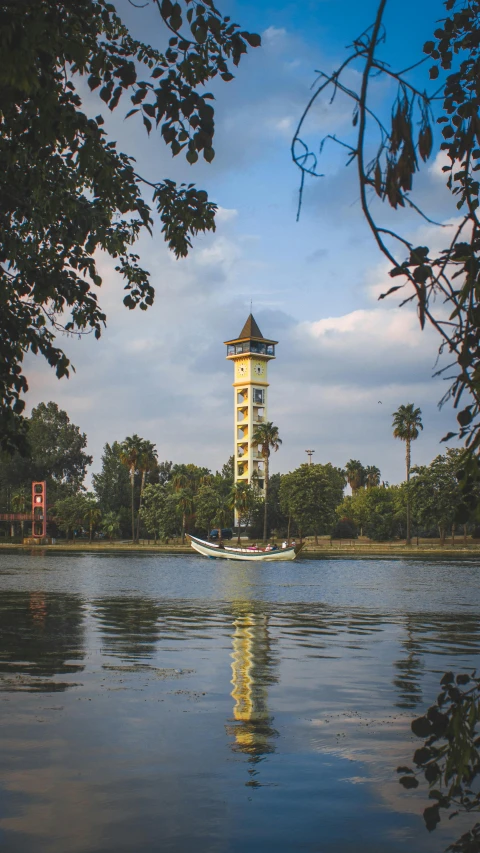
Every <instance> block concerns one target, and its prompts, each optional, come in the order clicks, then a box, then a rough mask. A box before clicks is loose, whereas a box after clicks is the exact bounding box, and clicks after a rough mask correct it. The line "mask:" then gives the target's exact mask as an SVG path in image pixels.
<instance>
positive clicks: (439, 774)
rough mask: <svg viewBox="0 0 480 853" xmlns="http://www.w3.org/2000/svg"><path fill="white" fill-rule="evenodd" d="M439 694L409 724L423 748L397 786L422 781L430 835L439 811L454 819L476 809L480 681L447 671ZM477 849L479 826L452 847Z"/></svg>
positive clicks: (462, 851)
mask: <svg viewBox="0 0 480 853" xmlns="http://www.w3.org/2000/svg"><path fill="white" fill-rule="evenodd" d="M440 684H441V686H442V690H441V692H440V693H439V695H438V696H437V699H436V701H435V702H434V703H433V705H431V706H430V708H429V709H428V711H427V712H426V714H424V715H422V716H421V717H418V718H417V719H415V720H413V721H412V732H413V734H414V735H415V736H416V737H418V738H420V739H421V740H422V741H423V742H424V743H423V746H421V747H420V748H418V749H417V750H416V751H415V754H414V756H413V761H414V764H415V769H414V770H412V769H411V768H410V767H399V768H398V771H397V772H398V773H401V774H402V775H401V777H400V780H399V781H400V784H401V785H403V787H404V788H406V789H413V788H417V787H418V785H419V781H418V779H419V777H421V776H423V778H424V779H425V781H426V783H427V785H428V788H429V798H430V800H431V801H432V804H431V805H430V806H427V808H425V810H424V812H423V818H424V821H425V825H426V827H427V829H428V830H429V832H432V831H433V830H434V829H435V828H436V826H437V825H438V823H439V822H440V819H441V812H442V811H444V812H445V813H448V814H449V818H453V817H455V816H456V815H458V814H459V813H461V812H464V813H467V814H469V813H470V812H478V811H479V810H480V793H479V791H478V784H477V783H478V775H479V772H480V752H479V746H480V731H479V723H480V678H479V677H478V676H476V674H475V672H473V673H471V674H470V675H468V674H467V673H461V674H459V675H457V676H456V678H455V677H454V674H453V672H447V673H445V675H444V676H443V678H442V679H441V682H440ZM479 847H480V823H476V824H475V825H474V826H473V827H472V829H471V830H470V831H468V832H466V833H465V834H464V835H462V836H461V838H460V839H459V840H458V841H457V842H456V843H455V844H452V845H451V846H450V847H449V848H448V850H449V851H452V853H453V851H455V853H475V851H478V850H479Z"/></svg>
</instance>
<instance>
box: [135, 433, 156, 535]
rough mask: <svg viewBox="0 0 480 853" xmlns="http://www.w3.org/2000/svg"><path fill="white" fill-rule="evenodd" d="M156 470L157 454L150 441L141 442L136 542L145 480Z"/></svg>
mask: <svg viewBox="0 0 480 853" xmlns="http://www.w3.org/2000/svg"><path fill="white" fill-rule="evenodd" d="M155 468H158V454H157V451H156V449H155V445H154V444H152V442H151V441H142V444H141V447H140V454H139V458H138V470H139V473H140V475H141V480H140V498H139V507H138V509H139V511H138V515H137V540H138V539H139V538H140V510H141V508H142V496H143V490H144V488H145V479H146V476H147V474H148V472H149V471H152V470H153V469H155Z"/></svg>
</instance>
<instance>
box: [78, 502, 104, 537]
mask: <svg viewBox="0 0 480 853" xmlns="http://www.w3.org/2000/svg"><path fill="white" fill-rule="evenodd" d="M101 517H102V510H101V509H100V507H99V505H98V503H97V501H96V500H95V497H94V495H86V497H85V509H84V513H83V519H82V521H86V522H87V524H88V532H89V542H91V541H92V534H93V528H94V526H95V525H96V524H98V522H99V521H100V519H101Z"/></svg>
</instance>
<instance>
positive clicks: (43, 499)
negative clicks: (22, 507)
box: [32, 481, 47, 539]
mask: <svg viewBox="0 0 480 853" xmlns="http://www.w3.org/2000/svg"><path fill="white" fill-rule="evenodd" d="M46 535H47V484H46V482H45V481H43V482H42V483H32V536H33V537H34V538H35V539H45V538H46Z"/></svg>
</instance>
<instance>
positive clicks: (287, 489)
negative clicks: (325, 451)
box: [280, 463, 345, 541]
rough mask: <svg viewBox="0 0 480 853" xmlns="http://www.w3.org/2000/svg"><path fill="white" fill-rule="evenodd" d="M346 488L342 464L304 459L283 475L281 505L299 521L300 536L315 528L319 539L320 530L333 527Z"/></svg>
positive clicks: (314, 530)
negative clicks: (302, 462) (293, 469)
mask: <svg viewBox="0 0 480 853" xmlns="http://www.w3.org/2000/svg"><path fill="white" fill-rule="evenodd" d="M344 488H345V474H344V472H343V471H341V470H340V468H334V467H333V465H331V464H330V463H328V464H327V465H310V464H308V463H305V464H303V465H300V467H299V468H296V469H295V471H292V472H291V473H289V474H285V475H284V476H283V477H282V479H281V483H280V501H281V506H282V508H283V511H284V512H285V513H286V514H287V515H290V516H291V517H292V518H293V519H294V521H295V522H296V523H297V525H298V528H299V531H300V535H301V536H302V535H305V534H306V533H307V532H308V531H312V532H313V533H314V534H315V540H316V541H317V537H318V534H319V533H321V532H322V531H326V530H330V529H331V527H332V525H333V523H334V521H335V509H336V507H337V506H338V504H339V502H340V501H341V499H342V496H343V490H344Z"/></svg>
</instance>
